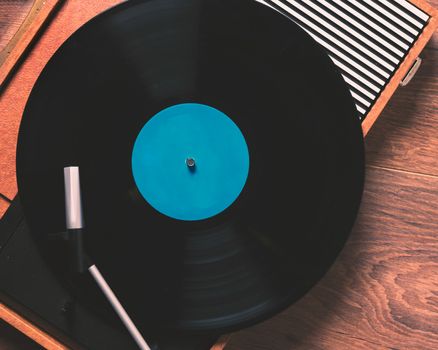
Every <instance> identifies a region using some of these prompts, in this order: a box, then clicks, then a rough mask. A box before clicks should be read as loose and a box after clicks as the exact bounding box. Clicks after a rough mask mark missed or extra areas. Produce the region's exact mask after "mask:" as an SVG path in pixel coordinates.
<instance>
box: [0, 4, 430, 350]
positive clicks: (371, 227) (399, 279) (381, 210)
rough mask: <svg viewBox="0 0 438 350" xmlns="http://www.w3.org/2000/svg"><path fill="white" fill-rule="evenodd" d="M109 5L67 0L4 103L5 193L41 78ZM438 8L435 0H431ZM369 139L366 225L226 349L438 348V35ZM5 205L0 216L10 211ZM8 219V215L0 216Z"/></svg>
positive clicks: (1, 157) (12, 184)
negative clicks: (278, 308) (296, 296)
mask: <svg viewBox="0 0 438 350" xmlns="http://www.w3.org/2000/svg"><path fill="white" fill-rule="evenodd" d="M108 2H113V3H116V2H118V1H117V0H110V1H105V2H102V1H91V0H90V1H87V7H88V6H91V7H92V8H90V7H88V10H87V12H84V11H83V10H81V9H82V8H83V7H85V4H84V0H82V1H80V0H71V1H68V2H67V3H66V4H65V5H64V7H63V8H62V9H61V11H60V12H59V13H58V14H57V15H56V17H55V19H54V20H53V22H52V23H51V24H50V26H49V27H48V28H47V30H46V31H45V33H44V34H43V35H42V37H41V38H40V40H39V41H38V42H37V44H36V45H35V47H34V48H33V50H32V51H31V52H30V54H29V56H28V58H27V59H26V60H25V61H24V63H23V64H22V65H21V66H20V68H19V69H18V70H17V72H16V74H15V75H14V77H13V79H12V80H11V81H10V83H9V85H8V86H7V88H6V90H5V91H3V93H2V95H1V96H0V135H1V136H0V137H1V152H0V193H3V194H4V195H6V196H8V197H9V198H12V197H13V196H14V195H15V194H16V190H17V189H16V180H15V145H16V137H17V130H18V126H19V121H20V118H21V114H22V111H23V108H24V105H25V102H26V99H27V96H28V94H29V92H30V89H31V88H32V86H33V84H34V82H35V79H36V77H37V75H38V73H39V72H40V71H41V69H42V68H43V67H44V65H45V63H46V62H47V60H48V58H49V57H50V56H51V55H52V54H53V52H54V51H55V49H56V48H57V47H58V46H59V45H60V44H61V43H62V42H63V41H64V40H65V39H66V38H67V37H68V36H69V35H70V34H71V32H72V27H73V26H72V25H65V24H66V23H82V22H84V21H85V20H86V19H87V18H88V17H90V16H91V13H93V12H94V13H98V12H99V11H100V10H101V9H103V8H106V7H108ZM429 2H430V3H431V4H432V5H433V6H435V7H438V0H430V1H429ZM422 57H423V58H424V63H423V67H422V68H421V69H420V71H419V72H418V73H417V76H416V77H415V78H414V80H413V81H412V82H411V83H410V84H409V85H408V86H407V87H405V88H400V89H399V90H398V91H397V93H396V94H395V96H394V97H393V98H392V101H391V102H390V104H389V106H388V107H387V108H386V110H385V111H384V113H383V115H382V116H381V117H380V119H379V120H378V121H377V123H376V124H375V126H374V127H373V129H372V130H371V132H370V133H369V134H368V136H367V139H366V147H367V180H366V185H365V193H364V198H363V203H362V207H361V211H360V215H359V218H358V220H357V223H356V225H355V228H354V230H353V232H352V235H351V237H350V239H349V241H348V243H347V244H346V246H345V248H344V250H343V252H342V254H341V256H340V257H339V259H338V260H337V261H336V263H335V264H334V265H333V266H332V268H331V270H330V271H329V273H328V274H327V275H326V276H325V278H324V279H323V280H322V281H321V282H320V283H319V284H318V285H317V286H316V287H315V288H313V290H312V291H311V292H310V293H309V294H307V295H306V296H305V297H304V298H303V299H302V300H301V301H299V302H298V303H296V304H295V305H293V306H291V307H290V308H288V309H287V310H286V311H284V312H282V313H281V314H279V315H277V316H275V317H273V318H272V319H270V320H269V321H266V322H264V323H262V324H260V325H257V326H254V327H251V328H249V329H246V330H243V331H241V332H239V333H237V334H235V335H234V336H233V337H232V338H231V341H230V342H229V343H228V345H227V346H226V349H228V350H237V349H239V350H246V349H248V350H250V349H251V350H262V349H266V350H268V349H269V350H277V349H278V350H280V349H281V350H288V349H290V350H292V349H293V350H297V349H312V350H317V349H324V350H330V349H333V350H335V349H336V350H342V349H348V350H350V349H367V350H368V349H415V350H421V349H438V35H437V34H435V36H434V37H433V39H432V41H431V42H430V43H429V44H428V46H427V47H426V49H425V50H424V52H423V55H422ZM7 206H8V204H7V202H6V201H3V200H1V199H0V213H1V212H2V211H4V210H5V209H6V208H7ZM0 215H1V214H0Z"/></svg>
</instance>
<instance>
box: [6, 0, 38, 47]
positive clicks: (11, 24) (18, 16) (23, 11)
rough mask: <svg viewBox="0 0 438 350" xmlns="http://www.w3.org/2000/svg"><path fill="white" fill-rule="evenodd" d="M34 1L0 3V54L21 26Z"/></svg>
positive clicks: (8, 0) (22, 0) (17, 0)
mask: <svg viewBox="0 0 438 350" xmlns="http://www.w3.org/2000/svg"><path fill="white" fill-rule="evenodd" d="M34 1H35V0H3V1H1V2H0V52H1V51H3V49H4V48H5V46H6V45H7V44H8V43H9V42H10V41H11V39H12V37H13V36H14V34H15V33H16V32H17V31H18V29H19V28H20V26H21V25H22V24H23V22H24V19H25V18H26V16H27V15H28V13H29V11H30V9H31V7H32V5H33V3H34Z"/></svg>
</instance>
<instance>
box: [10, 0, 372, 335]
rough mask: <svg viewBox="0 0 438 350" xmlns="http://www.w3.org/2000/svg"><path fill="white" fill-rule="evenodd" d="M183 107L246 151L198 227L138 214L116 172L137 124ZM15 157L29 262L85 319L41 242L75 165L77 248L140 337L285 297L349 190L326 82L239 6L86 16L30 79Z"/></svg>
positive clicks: (329, 245) (263, 308) (348, 220)
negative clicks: (237, 179) (239, 139)
mask: <svg viewBox="0 0 438 350" xmlns="http://www.w3.org/2000/svg"><path fill="white" fill-rule="evenodd" d="M183 103H199V104H204V105H208V106H211V107H213V108H216V109H218V110H220V111H222V112H223V113H225V114H226V115H227V116H229V117H230V119H232V121H233V122H234V123H235V124H236V125H237V126H238V128H239V129H240V130H241V132H242V134H243V135H244V138H245V140H246V144H247V146H248V152H249V159H250V160H249V164H250V165H249V172H248V177H247V179H246V183H245V185H244V187H243V190H242V191H241V193H240V194H239V196H238V198H237V199H236V200H235V201H233V203H232V204H231V205H229V206H228V207H227V208H226V209H225V210H223V211H221V212H220V213H218V214H217V215H213V216H211V217H208V218H205V219H202V220H178V219H174V218H171V217H169V216H166V215H163V214H161V213H160V212H159V211H157V210H156V209H154V208H153V207H152V206H151V205H150V204H149V203H148V201H146V200H145V199H144V198H143V197H142V195H141V194H140V193H139V190H138V187H137V186H136V183H135V181H134V178H133V173H132V167H131V161H132V152H133V147H134V143H135V141H136V137H137V135H138V134H139V132H140V130H141V129H142V127H143V126H144V125H145V123H147V122H148V120H150V119H151V118H152V117H153V116H154V115H156V114H157V113H158V112H160V111H161V110H163V109H165V108H167V107H169V106H174V105H177V104H183ZM225 143H227V140H226V139H224V144H225ZM17 154H18V155H17V176H18V185H19V193H20V197H21V200H22V202H23V207H24V212H25V215H26V217H27V219H28V221H29V223H30V227H31V229H32V232H33V235H34V237H35V240H36V242H37V244H38V246H39V248H40V249H41V253H42V254H43V255H44V257H45V258H46V259H47V262H48V264H49V266H50V267H51V268H52V269H53V271H54V272H55V273H56V274H57V275H58V276H59V278H60V279H61V280H62V281H64V283H65V284H66V285H67V286H68V287H69V288H70V289H71V290H73V291H74V292H75V293H76V295H77V296H78V298H79V299H80V300H81V301H82V302H83V303H85V304H86V305H88V306H89V307H90V308H94V309H95V312H97V313H99V312H101V311H99V310H100V305H101V304H103V303H104V301H101V300H102V299H103V297H102V295H100V293H99V292H98V290H97V287H96V286H95V285H94V283H93V282H92V281H91V280H90V279H89V278H88V277H86V276H73V275H72V274H71V273H70V272H69V267H68V261H67V259H66V257H65V254H66V253H65V251H64V250H63V248H62V245H61V244H60V243H59V242H56V241H52V240H50V239H49V235H50V233H53V232H59V231H63V230H65V213H64V183H63V167H66V166H72V165H74V166H79V168H80V174H81V188H82V198H83V208H84V217H85V222H86V231H85V235H84V239H85V250H86V252H87V254H88V255H89V256H90V257H91V258H92V259H93V261H94V262H95V263H96V264H97V265H98V266H99V269H100V270H101V271H102V273H103V275H104V276H105V277H106V278H107V280H108V282H109V284H110V285H111V287H112V288H113V290H114V291H115V293H116V294H117V295H118V297H119V298H120V300H121V302H122V304H123V305H124V306H125V307H126V309H127V311H128V313H129V314H130V315H131V316H132V318H133V319H134V321H135V322H136V324H138V325H139V326H140V328H142V329H148V330H149V329H157V330H172V329H173V330H178V331H184V332H186V331H208V330H214V331H217V332H221V331H229V330H232V329H236V328H240V327H243V326H246V325H249V324H252V323H254V322H257V321H260V320H263V319H265V318H267V317H269V316H271V315H273V314H274V313H276V312H278V311H279V310H281V309H282V308H284V307H286V306H287V305H289V304H290V303H292V302H294V301H296V300H297V299H299V298H300V297H301V296H303V295H304V294H305V293H306V291H308V290H309V289H310V288H311V287H312V286H313V285H314V284H315V283H316V282H317V281H318V280H319V279H320V278H321V277H322V276H323V274H324V273H325V272H326V271H327V269H328V268H329V267H330V265H331V264H332V263H333V261H334V260H335V258H336V256H337V255H338V253H339V251H340V249H341V248H342V246H343V244H344V242H345V240H346V238H347V236H348V233H349V231H350V229H351V227H352V224H353V222H354V219H355V216H356V213H357V210H358V207H359V202H360V197H361V193H362V188H363V178H364V152H363V140H362V133H361V127H360V122H359V119H358V117H357V115H356V111H355V108H354V104H353V101H352V98H351V96H350V94H349V92H348V90H347V88H346V86H345V83H344V82H343V80H342V78H341V76H340V74H339V73H338V72H337V70H336V69H335V67H334V65H333V64H332V62H331V61H330V59H329V57H328V56H327V55H326V54H325V53H324V51H323V50H322V49H321V48H320V47H319V46H318V45H317V44H316V43H315V42H314V41H313V40H312V39H311V38H310V37H309V36H308V35H307V34H306V33H305V32H304V31H303V30H301V29H300V28H299V27H298V26H296V25H295V24H294V23H293V22H291V21H290V20H288V19H287V18H285V17H283V16H282V15H280V14H278V13H277V12H275V11H274V10H272V9H270V8H268V7H267V6H264V5H261V4H259V3H256V2H255V1H252V0H185V1H180V0H150V1H129V2H127V3H124V4H122V5H119V6H117V7H115V8H113V9H111V10H109V11H107V12H105V13H103V14H101V15H99V16H98V17H96V18H95V19H93V20H92V21H90V22H89V23H87V24H86V25H84V26H83V27H82V28H81V29H79V30H78V31H77V32H76V33H75V34H74V35H72V36H71V37H70V38H69V39H68V40H67V41H66V42H65V43H64V44H63V45H62V46H61V48H60V49H59V50H58V51H57V52H56V53H55V55H54V56H53V58H52V59H51V60H50V62H49V63H48V64H47V66H46V67H45V69H44V71H43V72H42V74H41V76H40V77H39V79H38V81H37V83H36V84H35V87H34V88H33V90H32V93H31V96H30V98H29V101H28V104H27V106H26V109H25V112H24V116H23V120H22V124H21V128H20V133H19V141H18V151H17ZM229 173H230V176H233V169H229ZM181 205H184V203H181Z"/></svg>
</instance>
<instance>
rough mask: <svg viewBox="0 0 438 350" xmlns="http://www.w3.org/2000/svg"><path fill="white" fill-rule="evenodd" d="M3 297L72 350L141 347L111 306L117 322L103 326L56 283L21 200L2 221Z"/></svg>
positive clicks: (199, 339) (188, 341) (203, 340)
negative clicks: (39, 247)
mask: <svg viewBox="0 0 438 350" xmlns="http://www.w3.org/2000/svg"><path fill="white" fill-rule="evenodd" d="M96 288H97V287H96ZM0 297H1V300H2V301H3V302H5V303H6V304H8V305H9V306H10V307H11V308H12V309H14V310H15V311H16V312H18V313H19V314H20V315H22V316H23V317H24V318H26V319H27V320H29V321H31V322H32V323H33V324H35V325H37V326H38V327H39V328H41V329H42V330H43V331H46V332H47V333H48V334H51V335H52V336H53V337H55V338H56V339H58V340H60V341H61V342H62V343H63V344H66V345H67V346H68V347H72V348H74V349H93V350H108V349H124V350H131V349H132V350H137V349H138V348H137V346H136V344H135V343H134V341H133V340H132V338H131V337H130V335H129V334H128V332H127V331H126V329H125V328H124V327H123V325H122V324H121V323H119V321H118V319H117V316H116V315H115V314H113V313H112V310H111V307H110V305H109V304H108V305H106V308H107V314H108V315H109V317H113V320H110V322H102V320H101V319H100V318H99V317H96V316H95V315H94V313H92V312H89V311H88V310H87V309H86V308H84V307H83V306H81V305H80V303H79V302H78V301H77V300H76V299H75V298H74V296H72V294H71V293H69V292H68V290H67V289H65V288H64V287H63V286H62V285H61V284H60V283H59V282H58V280H57V279H56V278H55V276H54V275H53V273H52V272H51V271H50V269H49V268H48V267H47V264H46V262H45V261H44V260H43V259H42V258H41V254H39V252H38V250H37V248H36V246H35V244H34V242H33V240H32V237H31V235H30V232H29V228H28V226H27V224H26V220H25V219H24V216H23V212H22V209H21V204H20V200H19V198H18V196H17V197H16V198H15V199H14V201H13V203H12V205H11V206H10V207H9V209H8V211H7V212H6V214H5V215H4V217H3V218H2V219H1V220H0ZM104 307H105V306H104ZM109 324H110V325H109ZM218 336H219V335H218ZM218 336H214V335H212V334H208V335H205V336H202V335H200V334H197V335H196V336H193V337H190V336H187V335H185V336H177V335H173V337H172V338H170V337H163V338H162V339H159V340H155V341H149V342H150V344H149V345H150V346H151V349H152V350H154V349H160V350H208V349H210V348H211V346H212V345H213V344H214V343H215V341H216V340H217V338H218ZM158 344H159V345H158Z"/></svg>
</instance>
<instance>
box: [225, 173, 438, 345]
mask: <svg viewBox="0 0 438 350" xmlns="http://www.w3.org/2000/svg"><path fill="white" fill-rule="evenodd" d="M437 218H438V178H435V177H428V176H421V175H415V174H407V173H405V172H397V171H393V170H385V169H379V168H376V167H368V171H367V181H366V190H365V194H364V199H363V204H362V208H361V213H360V216H359V219H358V221H357V223H356V226H355V229H354V230H353V233H352V235H351V237H350V239H349V241H348V243H347V245H346V246H345V248H344V250H343V252H342V254H341V256H340V257H339V259H338V260H337V262H336V263H335V264H334V266H333V267H332V269H331V270H330V272H329V273H328V274H327V275H326V276H325V278H324V279H323V280H322V281H321V282H320V283H319V284H318V285H317V287H316V288H314V289H313V290H312V291H311V292H310V293H309V294H308V295H307V296H305V297H304V298H303V299H302V300H301V301H299V302H298V303H297V304H295V305H293V306H292V307H290V308H289V309H287V310H286V311H284V312H283V313H281V314H280V315H278V316H276V317H274V318H272V319H271V320H269V321H267V322H265V323H263V324H260V325H258V326H255V327H252V328H250V329H247V330H245V331H242V332H239V333H237V334H235V335H234V336H233V337H232V338H231V340H230V342H229V343H228V345H227V346H226V350H237V349H239V350H246V349H252V350H262V349H263V350H265V349H266V350H268V349H269V350H277V349H278V350H280V349H281V350H285V349H294V350H298V349H324V350H330V349H333V350H339V349H416V350H421V349H438V236H437V232H438V220H437Z"/></svg>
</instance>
